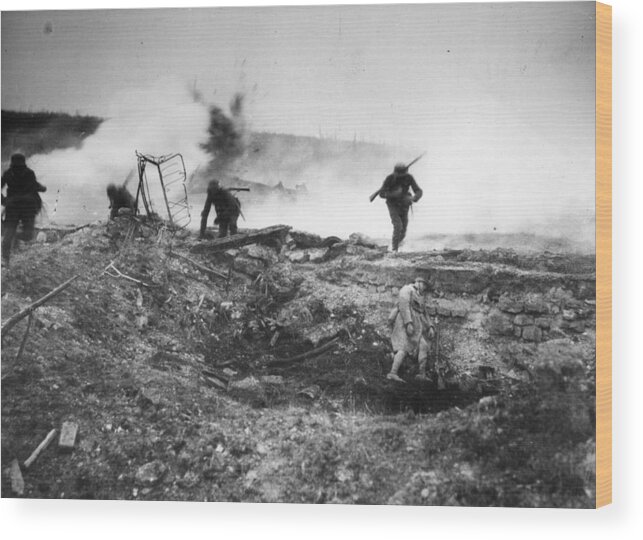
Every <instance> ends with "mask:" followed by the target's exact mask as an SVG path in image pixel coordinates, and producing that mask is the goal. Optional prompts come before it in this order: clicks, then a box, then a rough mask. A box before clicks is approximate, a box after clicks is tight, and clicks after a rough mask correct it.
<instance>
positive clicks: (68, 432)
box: [58, 422, 78, 452]
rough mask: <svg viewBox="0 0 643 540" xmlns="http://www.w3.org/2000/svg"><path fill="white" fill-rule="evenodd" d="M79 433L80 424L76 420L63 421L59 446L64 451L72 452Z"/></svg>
mask: <svg viewBox="0 0 643 540" xmlns="http://www.w3.org/2000/svg"><path fill="white" fill-rule="evenodd" d="M77 434H78V424H77V423H76V422H63V425H62V428H60V438H59V439H58V448H60V449H61V450H63V451H67V452H71V451H72V450H73V449H74V445H75V444H76V435H77Z"/></svg>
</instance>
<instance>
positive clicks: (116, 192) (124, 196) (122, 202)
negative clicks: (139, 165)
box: [107, 184, 136, 219]
mask: <svg viewBox="0 0 643 540" xmlns="http://www.w3.org/2000/svg"><path fill="white" fill-rule="evenodd" d="M107 198H108V199H109V219H114V218H115V217H116V216H117V215H118V213H119V210H120V209H121V208H127V209H129V210H130V212H131V213H132V214H134V213H135V212H136V201H135V200H134V197H132V194H131V193H130V192H129V191H128V190H127V188H126V187H125V186H120V187H117V186H116V185H115V184H109V185H108V186H107Z"/></svg>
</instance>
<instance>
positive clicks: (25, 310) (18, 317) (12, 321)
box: [0, 274, 80, 337]
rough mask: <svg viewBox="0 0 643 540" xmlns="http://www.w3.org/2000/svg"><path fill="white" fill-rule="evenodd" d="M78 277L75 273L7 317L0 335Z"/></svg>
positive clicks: (3, 334)
mask: <svg viewBox="0 0 643 540" xmlns="http://www.w3.org/2000/svg"><path fill="white" fill-rule="evenodd" d="M79 277H80V274H76V275H75V276H73V277H71V278H69V279H68V280H67V281H65V283H63V284H62V285H58V287H56V288H55V289H54V290H52V291H51V292H48V293H47V294H46V295H45V296H43V297H42V298H40V299H38V300H36V301H35V302H32V303H31V304H29V305H28V306H27V307H26V308H23V309H21V310H20V311H19V312H18V313H16V314H15V315H12V316H11V317H9V318H8V319H7V321H6V322H5V323H4V324H3V325H2V330H1V331H0V335H1V336H2V337H4V336H5V334H6V333H7V332H9V330H11V329H12V328H13V327H14V326H15V325H16V324H17V323H18V322H19V321H21V320H22V319H24V318H25V317H26V316H27V315H29V314H31V313H33V311H34V310H35V309H36V308H38V307H40V306H42V305H43V304H44V303H45V302H47V301H48V300H51V299H52V298H53V297H54V296H56V295H57V294H60V293H61V292H62V291H64V290H65V289H66V288H67V287H69V286H70V285H71V284H72V282H73V281H74V280H75V279H78V278H79Z"/></svg>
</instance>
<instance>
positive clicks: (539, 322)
mask: <svg viewBox="0 0 643 540" xmlns="http://www.w3.org/2000/svg"><path fill="white" fill-rule="evenodd" d="M535 324H536V326H538V327H539V328H543V329H545V330H549V329H550V328H551V321H550V320H549V319H547V318H546V317H538V318H537V319H536V320H535Z"/></svg>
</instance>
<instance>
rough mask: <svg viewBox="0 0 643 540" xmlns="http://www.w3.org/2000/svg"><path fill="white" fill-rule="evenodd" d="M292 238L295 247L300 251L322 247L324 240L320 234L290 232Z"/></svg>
mask: <svg viewBox="0 0 643 540" xmlns="http://www.w3.org/2000/svg"><path fill="white" fill-rule="evenodd" d="M290 236H291V238H292V240H293V242H294V243H295V245H296V246H297V247H298V248H300V249H308V248H317V247H319V246H321V245H322V242H323V239H322V237H321V236H319V235H318V234H311V233H307V232H302V231H290Z"/></svg>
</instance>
